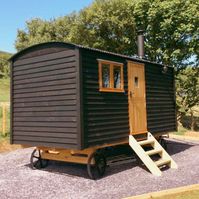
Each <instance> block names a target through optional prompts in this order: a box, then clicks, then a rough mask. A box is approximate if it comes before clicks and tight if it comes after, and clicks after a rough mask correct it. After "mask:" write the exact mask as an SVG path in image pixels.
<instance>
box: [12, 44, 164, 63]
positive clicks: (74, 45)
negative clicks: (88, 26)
mask: <svg viewBox="0 0 199 199" xmlns="http://www.w3.org/2000/svg"><path fill="white" fill-rule="evenodd" d="M49 44H52V45H53V44H54V45H62V46H63V45H66V46H71V47H74V48H81V49H87V50H91V51H96V52H101V53H104V54H109V55H115V56H118V57H122V58H126V59H130V60H135V61H140V62H148V63H153V64H158V65H162V64H159V63H156V62H152V61H149V60H146V59H140V58H138V57H135V56H128V55H123V54H119V53H114V52H110V51H106V50H101V49H96V48H90V47H87V46H82V45H79V44H73V43H69V42H45V43H40V44H36V45H32V46H30V47H28V48H25V49H23V50H21V51H19V52H18V53H16V54H14V55H13V56H12V57H11V58H10V59H9V60H10V61H13V60H14V59H15V58H17V57H18V56H20V55H22V54H24V53H25V52H27V51H29V50H31V49H34V48H36V47H39V46H45V45H49Z"/></svg>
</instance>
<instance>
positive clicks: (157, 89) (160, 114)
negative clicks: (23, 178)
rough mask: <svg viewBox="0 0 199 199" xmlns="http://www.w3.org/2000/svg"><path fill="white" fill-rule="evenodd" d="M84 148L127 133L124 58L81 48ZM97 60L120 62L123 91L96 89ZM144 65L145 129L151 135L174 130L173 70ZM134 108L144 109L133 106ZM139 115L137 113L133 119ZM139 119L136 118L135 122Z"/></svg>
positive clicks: (125, 136)
mask: <svg viewBox="0 0 199 199" xmlns="http://www.w3.org/2000/svg"><path fill="white" fill-rule="evenodd" d="M81 55H82V70H83V74H82V75H83V120H84V145H85V147H88V146H93V145H101V144H103V143H111V142H114V141H115V140H117V141H118V140H119V141H120V140H122V139H126V138H128V136H129V132H130V127H129V115H128V86H127V85H128V82H127V79H128V77H127V61H133V60H126V59H124V58H121V57H119V56H113V55H108V54H106V53H99V52H95V51H92V50H87V49H81ZM97 59H104V60H109V61H116V62H121V63H123V64H124V90H125V92H124V93H114V92H110V93H109V92H100V91H99V82H98V81H99V79H98V78H99V75H98V62H97ZM144 64H145V88H146V109H147V130H148V131H150V132H151V133H152V134H154V133H165V132H169V131H173V130H175V129H176V118H175V101H174V90H173V70H172V68H169V70H168V73H167V74H163V73H162V66H160V65H158V64H150V63H148V62H146V63H144ZM137 106H138V107H137V108H142V109H145V107H143V106H139V104H138V105H137ZM138 118H139V116H137V119H138ZM138 122H139V121H138Z"/></svg>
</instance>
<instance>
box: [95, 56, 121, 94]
mask: <svg viewBox="0 0 199 199" xmlns="http://www.w3.org/2000/svg"><path fill="white" fill-rule="evenodd" d="M98 62H99V90H100V91H105V92H124V77H123V64H122V63H117V62H111V61H105V60H98Z"/></svg>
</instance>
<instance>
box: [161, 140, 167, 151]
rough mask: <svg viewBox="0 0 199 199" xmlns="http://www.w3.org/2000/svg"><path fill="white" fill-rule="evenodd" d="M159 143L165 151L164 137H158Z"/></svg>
mask: <svg viewBox="0 0 199 199" xmlns="http://www.w3.org/2000/svg"><path fill="white" fill-rule="evenodd" d="M159 143H160V144H161V146H162V147H163V148H164V149H165V150H166V151H167V142H166V140H165V139H164V138H160V140H159Z"/></svg>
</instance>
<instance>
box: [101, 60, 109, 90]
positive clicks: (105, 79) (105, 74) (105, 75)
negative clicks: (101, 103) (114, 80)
mask: <svg viewBox="0 0 199 199" xmlns="http://www.w3.org/2000/svg"><path fill="white" fill-rule="evenodd" d="M102 86H103V88H109V87H110V65H109V64H102Z"/></svg>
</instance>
